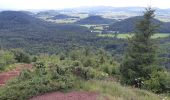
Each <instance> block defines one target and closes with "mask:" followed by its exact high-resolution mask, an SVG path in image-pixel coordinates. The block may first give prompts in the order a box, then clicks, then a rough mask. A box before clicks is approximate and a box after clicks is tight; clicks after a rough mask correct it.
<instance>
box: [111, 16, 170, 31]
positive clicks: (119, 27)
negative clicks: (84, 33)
mask: <svg viewBox="0 0 170 100" xmlns="http://www.w3.org/2000/svg"><path fill="white" fill-rule="evenodd" d="M141 19H142V17H141V16H136V17H131V18H127V19H125V20H122V21H119V22H116V23H114V24H111V25H110V27H109V29H110V30H113V31H119V32H120V33H128V32H134V29H135V25H136V22H138V21H140V20H141ZM153 23H155V24H159V25H160V29H159V32H160V33H170V29H169V28H168V27H170V23H169V22H161V21H159V20H157V19H153Z"/></svg>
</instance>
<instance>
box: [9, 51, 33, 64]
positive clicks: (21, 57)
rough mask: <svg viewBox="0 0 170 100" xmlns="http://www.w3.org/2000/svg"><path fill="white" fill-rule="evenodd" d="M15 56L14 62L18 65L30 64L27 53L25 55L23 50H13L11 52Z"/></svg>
mask: <svg viewBox="0 0 170 100" xmlns="http://www.w3.org/2000/svg"><path fill="white" fill-rule="evenodd" d="M11 51H12V52H13V54H14V56H15V60H16V61H17V62H19V63H30V62H31V57H30V55H29V54H28V53H25V52H24V51H23V50H20V49H14V50H11Z"/></svg>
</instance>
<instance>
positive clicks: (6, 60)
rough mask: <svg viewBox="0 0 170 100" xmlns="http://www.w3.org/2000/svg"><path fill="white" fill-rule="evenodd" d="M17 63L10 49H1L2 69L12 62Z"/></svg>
mask: <svg viewBox="0 0 170 100" xmlns="http://www.w3.org/2000/svg"><path fill="white" fill-rule="evenodd" d="M13 63H15V59H14V55H13V53H12V52H9V51H3V50H1V51H0V71H3V70H5V69H7V68H8V67H9V65H10V64H13Z"/></svg>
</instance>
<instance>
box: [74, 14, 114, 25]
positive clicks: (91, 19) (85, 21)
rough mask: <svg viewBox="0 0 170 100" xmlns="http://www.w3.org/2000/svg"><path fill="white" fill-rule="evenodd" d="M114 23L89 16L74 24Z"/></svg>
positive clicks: (99, 17) (110, 20) (111, 20)
mask: <svg viewBox="0 0 170 100" xmlns="http://www.w3.org/2000/svg"><path fill="white" fill-rule="evenodd" d="M114 22H116V20H113V19H107V18H103V17H101V16H89V17H87V18H84V19H81V20H79V21H77V22H76V24H111V23H114Z"/></svg>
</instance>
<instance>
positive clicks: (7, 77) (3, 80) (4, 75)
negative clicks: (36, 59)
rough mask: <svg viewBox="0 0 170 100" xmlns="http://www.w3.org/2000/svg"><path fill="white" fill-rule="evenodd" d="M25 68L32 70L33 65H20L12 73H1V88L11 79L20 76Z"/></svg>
mask: <svg viewBox="0 0 170 100" xmlns="http://www.w3.org/2000/svg"><path fill="white" fill-rule="evenodd" d="M25 68H28V69H31V68H32V65H31V64H20V65H17V67H16V68H15V69H13V70H11V71H7V72H2V73H0V86H3V85H5V83H6V82H7V81H8V80H10V79H11V78H13V77H16V76H18V75H19V74H20V72H21V70H23V69H25Z"/></svg>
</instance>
